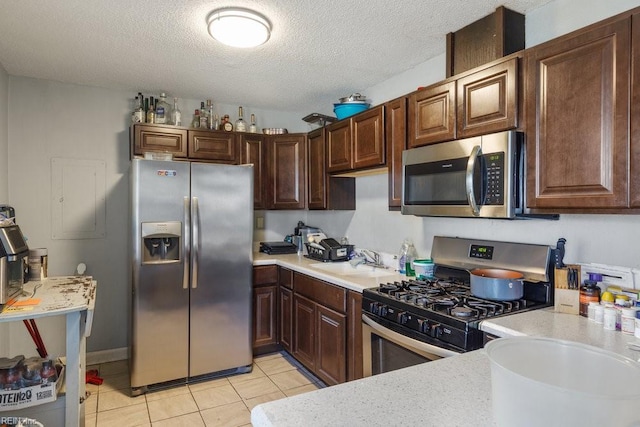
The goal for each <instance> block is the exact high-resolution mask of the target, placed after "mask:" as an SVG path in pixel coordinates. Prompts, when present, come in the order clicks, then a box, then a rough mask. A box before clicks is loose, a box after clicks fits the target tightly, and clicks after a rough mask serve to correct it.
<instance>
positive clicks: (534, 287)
mask: <svg viewBox="0 0 640 427" xmlns="http://www.w3.org/2000/svg"><path fill="white" fill-rule="evenodd" d="M431 257H432V258H433V261H434V262H435V277H434V278H433V279H429V280H407V281H402V282H393V283H385V284H382V285H380V286H379V287H377V288H371V289H365V290H364V291H363V293H362V296H363V300H362V311H363V314H362V320H363V338H364V341H363V354H364V374H365V376H370V375H375V374H379V373H383V372H388V371H392V370H395V369H400V368H404V367H407V366H411V365H415V364H418V363H422V362H426V361H431V360H436V359H439V358H442V357H448V356H452V355H455V354H459V353H463V352H466V351H470V350H476V349H478V348H481V347H482V346H483V344H484V342H485V340H486V339H487V336H486V335H485V334H484V333H483V332H482V331H481V330H480V329H479V324H480V322H481V321H482V320H484V319H488V318H491V317H496V316H507V315H510V314H513V313H519V312H522V311H525V310H532V309H537V308H542V307H548V306H551V305H553V292H552V291H553V283H552V280H553V279H552V274H551V271H553V270H552V249H551V247H549V246H545V245H532V244H524V243H509V242H496V241H489V240H472V239H461V238H453V237H440V236H436V237H434V239H433V246H432V250H431ZM475 268H505V269H511V270H517V271H519V272H521V273H522V274H523V275H524V280H525V281H524V296H523V298H522V299H518V300H514V301H492V300H485V299H481V298H477V297H474V296H473V295H472V293H471V290H470V286H469V270H472V269H475Z"/></svg>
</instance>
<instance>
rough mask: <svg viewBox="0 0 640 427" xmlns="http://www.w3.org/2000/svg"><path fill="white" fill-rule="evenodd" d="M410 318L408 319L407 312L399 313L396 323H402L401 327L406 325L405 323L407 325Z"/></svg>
mask: <svg viewBox="0 0 640 427" xmlns="http://www.w3.org/2000/svg"><path fill="white" fill-rule="evenodd" d="M408 320H409V319H408V317H407V312H406V311H399V312H398V315H397V316H396V321H397V322H398V323H400V324H401V325H404V324H405V323H407V321H408Z"/></svg>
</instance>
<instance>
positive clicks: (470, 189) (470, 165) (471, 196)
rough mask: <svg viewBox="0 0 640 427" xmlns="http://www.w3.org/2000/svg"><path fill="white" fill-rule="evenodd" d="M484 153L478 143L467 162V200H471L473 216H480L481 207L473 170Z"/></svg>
mask: <svg viewBox="0 0 640 427" xmlns="http://www.w3.org/2000/svg"><path fill="white" fill-rule="evenodd" d="M481 154H482V148H480V146H479V145H476V146H475V147H473V149H472V150H471V154H470V155H469V161H468V162H467V174H466V179H465V184H466V187H467V201H468V202H469V206H470V207H471V212H473V216H480V207H479V206H478V201H477V200H476V195H475V191H474V189H475V184H476V183H475V182H473V171H474V170H475V168H476V162H477V161H478V157H479V156H480V155H481Z"/></svg>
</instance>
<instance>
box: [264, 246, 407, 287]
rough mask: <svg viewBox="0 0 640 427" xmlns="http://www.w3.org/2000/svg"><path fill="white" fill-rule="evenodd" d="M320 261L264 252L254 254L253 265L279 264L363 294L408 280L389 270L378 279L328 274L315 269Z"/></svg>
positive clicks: (295, 255) (300, 256)
mask: <svg viewBox="0 0 640 427" xmlns="http://www.w3.org/2000/svg"><path fill="white" fill-rule="evenodd" d="M319 263H320V261H316V260H313V259H309V258H306V257H305V256H303V255H297V254H289V255H267V254H265V253H262V252H254V254H253V265H273V264H277V265H279V266H281V267H285V268H288V269H289V270H293V271H297V272H298V273H302V274H306V275H309V276H313V277H315V278H317V279H320V280H324V281H325V282H328V283H333V284H334V285H338V286H341V287H343V288H346V289H351V290H352V291H356V292H362V290H363V289H366V288H375V287H377V286H379V285H380V284H381V283H388V282H393V281H395V280H401V279H406V276H404V275H401V274H399V273H398V272H397V271H393V270H388V272H389V274H388V275H385V276H378V277H360V276H352V275H349V276H347V275H340V274H335V273H328V272H326V271H323V270H321V269H318V268H314V267H313V265H314V264H319Z"/></svg>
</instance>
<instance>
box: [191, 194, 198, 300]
mask: <svg viewBox="0 0 640 427" xmlns="http://www.w3.org/2000/svg"><path fill="white" fill-rule="evenodd" d="M191 220H192V229H193V234H192V239H193V244H192V245H191V247H192V252H193V254H192V255H193V256H192V257H191V288H192V289H195V288H197V287H198V258H199V255H200V254H199V249H200V227H199V223H200V208H199V207H198V198H197V197H192V198H191Z"/></svg>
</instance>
